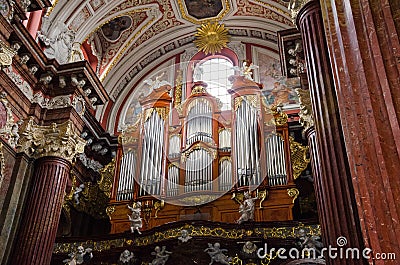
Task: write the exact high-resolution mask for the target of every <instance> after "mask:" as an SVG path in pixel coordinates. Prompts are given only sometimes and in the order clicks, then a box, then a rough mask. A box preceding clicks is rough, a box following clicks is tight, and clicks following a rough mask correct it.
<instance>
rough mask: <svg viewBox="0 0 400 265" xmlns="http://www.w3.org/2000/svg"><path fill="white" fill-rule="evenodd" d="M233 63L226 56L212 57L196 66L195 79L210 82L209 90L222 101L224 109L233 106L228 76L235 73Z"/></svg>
mask: <svg viewBox="0 0 400 265" xmlns="http://www.w3.org/2000/svg"><path fill="white" fill-rule="evenodd" d="M232 67H233V64H232V63H231V62H230V61H229V60H227V59H224V58H212V59H209V60H207V61H204V62H203V63H201V64H198V65H197V66H196V69H195V70H194V75H193V80H194V81H204V82H206V83H207V84H208V87H207V91H208V92H209V93H210V94H211V95H212V96H214V97H216V98H218V99H220V100H221V102H222V110H228V109H230V108H231V96H230V94H229V93H228V88H230V82H229V81H228V77H229V76H231V75H234V70H233V69H232Z"/></svg>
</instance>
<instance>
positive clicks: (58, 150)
mask: <svg viewBox="0 0 400 265" xmlns="http://www.w3.org/2000/svg"><path fill="white" fill-rule="evenodd" d="M19 134H20V139H19V141H18V144H17V151H19V152H25V153H27V154H28V155H29V156H31V157H33V158H35V159H37V158H41V157H45V156H55V157H60V158H64V159H65V160H67V161H69V162H72V159H73V158H74V157H75V155H77V154H79V153H83V152H84V148H85V144H86V141H85V140H83V139H82V138H81V137H80V136H79V134H78V132H76V131H74V128H73V124H72V122H71V121H67V122H64V123H62V124H56V123H52V124H51V125H48V126H40V125H37V124H35V123H34V122H33V119H32V118H31V119H29V120H26V121H25V122H24V124H23V125H22V126H21V128H20V133H19Z"/></svg>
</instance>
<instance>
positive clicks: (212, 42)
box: [194, 22, 229, 55]
mask: <svg viewBox="0 0 400 265" xmlns="http://www.w3.org/2000/svg"><path fill="white" fill-rule="evenodd" d="M194 36H195V37H196V39H195V41H194V44H196V46H197V48H198V49H199V51H202V52H204V53H205V54H210V53H211V54H213V55H214V54H216V53H218V52H221V50H222V49H223V48H226V47H227V43H228V42H229V35H228V29H227V28H225V25H224V24H219V23H218V22H207V24H202V25H201V27H200V28H197V32H196V34H195V35H194Z"/></svg>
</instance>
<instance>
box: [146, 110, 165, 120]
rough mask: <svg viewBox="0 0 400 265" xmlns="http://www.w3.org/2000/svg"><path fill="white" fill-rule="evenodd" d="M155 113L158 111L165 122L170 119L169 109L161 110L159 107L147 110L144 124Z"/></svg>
mask: <svg viewBox="0 0 400 265" xmlns="http://www.w3.org/2000/svg"><path fill="white" fill-rule="evenodd" d="M153 111H156V112H157V113H158V115H160V117H161V118H162V119H163V120H166V119H167V117H168V109H167V108H159V107H156V108H149V109H146V110H145V112H144V122H146V121H147V120H148V119H149V118H150V117H151V115H152V114H153Z"/></svg>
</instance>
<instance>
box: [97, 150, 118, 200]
mask: <svg viewBox="0 0 400 265" xmlns="http://www.w3.org/2000/svg"><path fill="white" fill-rule="evenodd" d="M114 170H115V158H114V159H113V160H112V161H111V162H110V163H109V164H108V165H106V166H105V167H103V168H102V169H100V171H99V172H100V175H101V179H100V180H99V181H98V182H97V184H98V185H99V188H100V190H101V191H103V192H104V194H105V195H106V196H107V197H108V198H110V196H111V188H112V184H113V180H114Z"/></svg>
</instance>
